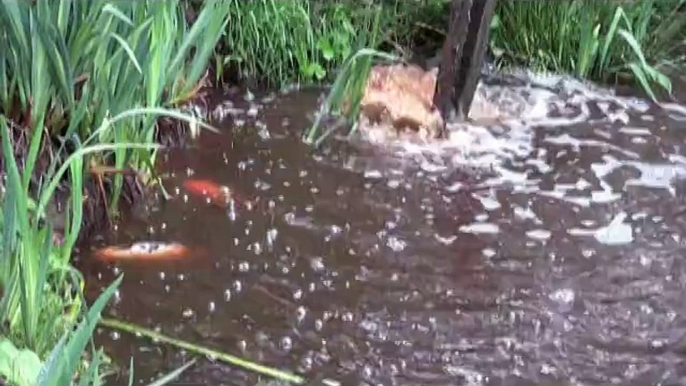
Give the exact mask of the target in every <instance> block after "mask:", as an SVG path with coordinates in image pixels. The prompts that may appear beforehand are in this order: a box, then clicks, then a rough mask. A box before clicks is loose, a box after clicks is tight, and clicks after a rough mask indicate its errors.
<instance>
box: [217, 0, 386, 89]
mask: <svg viewBox="0 0 686 386" xmlns="http://www.w3.org/2000/svg"><path fill="white" fill-rule="evenodd" d="M229 3H230V4H231V8H230V9H231V11H230V14H229V19H230V20H231V22H230V23H229V26H228V28H227V31H226V35H225V36H224V38H223V40H222V44H221V46H220V48H219V50H218V51H219V54H218V55H217V59H216V63H218V65H219V66H221V67H222V68H223V66H231V65H235V66H236V67H237V68H238V69H239V71H240V73H241V75H242V76H243V77H244V78H248V79H253V80H255V79H257V80H260V81H261V83H263V84H264V85H266V86H282V85H284V84H286V83H290V82H299V83H311V82H320V81H323V80H328V79H330V78H331V75H332V74H333V71H334V70H335V69H336V68H338V67H339V66H340V64H341V63H343V61H344V60H345V59H346V58H347V57H348V56H349V55H350V53H351V52H353V51H354V50H356V49H357V48H361V47H363V46H364V44H366V42H367V40H368V35H370V34H372V33H374V30H375V28H376V27H377V25H374V24H373V23H372V20H374V19H375V15H376V14H377V13H379V12H381V8H380V7H377V6H374V5H371V6H370V5H367V6H364V5H358V4H354V5H351V4H350V3H346V2H335V1H329V2H311V1H307V0H294V1H274V0H255V1H240V0H232V1H230V2H229Z"/></svg>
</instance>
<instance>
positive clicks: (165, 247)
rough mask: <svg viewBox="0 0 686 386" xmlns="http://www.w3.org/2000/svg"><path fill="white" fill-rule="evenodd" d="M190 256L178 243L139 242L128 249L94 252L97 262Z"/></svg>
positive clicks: (113, 248) (174, 258) (179, 258)
mask: <svg viewBox="0 0 686 386" xmlns="http://www.w3.org/2000/svg"><path fill="white" fill-rule="evenodd" d="M188 256H190V250H189V249H188V248H187V247H186V246H184V245H182V244H179V243H158V242H139V243H134V244H132V245H130V246H128V247H116V246H111V247H106V248H102V249H99V250H97V251H96V252H95V257H96V258H97V259H98V260H101V261H106V262H111V261H117V260H156V261H160V260H167V261H168V260H181V259H184V258H187V257H188Z"/></svg>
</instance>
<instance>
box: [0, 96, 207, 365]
mask: <svg viewBox="0 0 686 386" xmlns="http://www.w3.org/2000/svg"><path fill="white" fill-rule="evenodd" d="M140 116H152V117H155V116H168V117H173V118H178V119H184V120H186V121H187V122H193V121H195V119H194V118H193V117H191V116H188V115H184V114H181V113H178V112H175V111H172V110H165V109H161V108H147V109H145V108H143V109H133V110H128V111H124V112H122V113H120V114H119V115H117V116H115V117H113V118H111V119H108V120H105V121H104V122H103V124H102V125H101V126H100V127H99V128H98V129H96V130H95V131H94V132H93V134H92V136H91V138H89V139H87V140H86V141H85V145H82V144H81V143H80V141H75V143H73V144H72V145H73V146H74V147H75V151H73V152H72V154H70V155H69V156H68V157H66V159H65V160H64V162H61V163H60V164H59V166H58V164H57V163H58V162H59V161H58V158H55V159H54V160H53V164H52V166H51V167H50V168H49V170H50V172H49V173H48V174H46V175H44V176H42V181H41V184H40V186H39V189H38V195H37V197H36V199H35V200H34V199H32V198H31V197H30V195H29V191H30V187H29V185H30V181H29V179H28V178H26V175H27V173H31V172H32V170H33V165H31V164H26V165H24V168H23V170H20V167H19V164H18V162H17V159H16V157H15V155H14V152H13V151H12V139H11V137H10V128H9V126H8V124H7V119H6V117H4V116H3V115H0V131H1V133H0V134H1V138H2V154H3V159H4V165H5V172H6V178H5V181H4V186H3V192H2V196H1V197H0V204H2V213H3V218H2V222H1V223H0V231H1V235H0V294H1V297H0V337H8V338H9V339H10V341H5V342H4V343H3V344H4V346H3V347H4V348H5V350H4V351H3V350H0V364H1V363H9V362H10V361H11V358H9V356H10V355H14V354H16V355H21V356H22V358H23V357H25V356H27V357H29V358H33V359H32V360H30V361H29V362H26V363H34V364H35V363H36V361H35V359H36V358H41V357H43V356H45V355H46V353H47V350H49V349H51V348H52V347H53V346H54V345H55V343H56V341H57V339H58V337H59V336H60V335H62V334H64V333H65V331H69V330H71V327H72V326H73V324H74V322H75V320H76V318H77V317H78V315H79V314H80V311H81V308H82V306H83V305H84V303H85V302H84V301H83V297H82V294H81V291H82V288H83V278H82V277H81V275H80V274H79V272H78V271H77V270H75V269H74V268H73V267H72V266H71V265H70V264H69V260H70V258H71V255H72V250H73V246H74V244H75V242H76V238H77V236H78V234H79V231H80V230H81V227H82V204H83V199H84V196H83V164H84V158H85V156H87V155H89V154H96V153H102V152H104V151H116V150H118V149H121V148H129V149H156V148H159V145H157V144H154V143H114V144H102V143H101V144H89V142H90V140H91V139H92V138H97V137H98V136H100V135H106V134H107V133H108V132H109V131H111V130H116V129H117V128H118V123H120V122H122V121H125V120H128V119H140ZM200 125H202V126H203V127H205V128H209V126H208V125H206V124H204V123H200ZM38 135H39V134H37V133H33V138H35V137H36V136H38ZM33 138H32V140H33ZM65 176H67V177H68V181H69V183H70V188H71V193H72V195H71V202H70V207H71V208H70V209H71V210H68V211H67V213H68V215H67V217H66V222H67V224H66V227H65V231H64V232H65V233H64V242H63V243H62V245H60V246H56V245H55V244H54V240H53V237H52V228H51V223H50V221H46V207H47V205H48V203H49V202H50V201H51V199H52V197H53V195H54V193H55V191H56V189H57V187H58V184H59V183H60V181H62V180H63V178H64V177H65ZM10 343H11V344H10ZM16 346H20V348H21V349H26V350H27V351H17V350H12V348H16ZM29 353H33V355H31V354H29ZM22 362H24V361H23V360H22ZM75 363H78V361H76V362H75ZM29 366H33V365H29ZM0 369H1V368H0ZM21 373H26V371H23V370H22V371H21ZM29 373H31V371H29ZM0 375H3V374H0Z"/></svg>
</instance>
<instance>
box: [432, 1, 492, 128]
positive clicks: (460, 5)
mask: <svg viewBox="0 0 686 386" xmlns="http://www.w3.org/2000/svg"><path fill="white" fill-rule="evenodd" d="M495 4H496V0H453V1H452V3H451V6H450V26H449V27H448V35H447V36H446V39H445V42H444V43H443V49H442V59H441V64H440V66H439V73H438V78H437V82H436V92H435V94H434V105H435V106H436V107H437V108H438V109H439V111H440V112H441V115H442V116H443V118H444V121H447V120H450V119H455V118H457V119H460V120H464V119H466V118H467V117H468V116H469V109H470V107H471V105H472V101H473V100H474V93H475V92H476V87H477V85H478V83H479V77H480V76H481V67H482V66H483V61H484V57H485V55H486V50H487V48H488V38H489V28H490V25H491V20H492V19H493V12H494V10H495ZM445 134H446V133H445V128H444V129H443V136H445Z"/></svg>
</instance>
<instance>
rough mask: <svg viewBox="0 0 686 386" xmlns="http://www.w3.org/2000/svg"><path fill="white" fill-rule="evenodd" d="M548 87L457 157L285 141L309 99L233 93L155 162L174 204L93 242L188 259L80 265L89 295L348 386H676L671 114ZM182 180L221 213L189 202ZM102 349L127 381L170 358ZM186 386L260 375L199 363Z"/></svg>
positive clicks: (684, 276)
mask: <svg viewBox="0 0 686 386" xmlns="http://www.w3.org/2000/svg"><path fill="white" fill-rule="evenodd" d="M526 90H528V91H526ZM526 90H525V91H521V90H520V91H521V95H529V94H531V93H532V92H531V89H530V88H529V89H526ZM547 92H548V94H547V95H548V97H550V98H552V99H549V100H545V101H544V103H543V105H544V106H545V107H546V108H548V111H547V112H546V114H544V115H543V116H540V117H539V118H541V119H539V120H538V121H535V122H534V121H533V120H530V121H528V122H511V123H508V124H493V125H491V126H487V127H486V126H484V127H472V128H469V132H468V133H467V132H466V131H464V128H462V129H461V128H459V127H456V128H454V132H455V133H456V135H455V136H454V137H453V138H454V139H453V140H452V141H451V143H452V145H454V146H452V145H450V144H449V145H446V146H443V145H441V146H438V145H427V146H424V147H422V146H417V145H412V146H409V145H407V146H398V147H397V148H392V147H385V148H384V147H378V146H372V145H371V144H368V143H365V142H363V141H343V140H336V141H332V142H330V143H329V144H327V145H326V147H324V148H322V149H320V150H317V151H312V150H310V149H308V148H307V147H306V146H305V145H303V144H302V143H301V142H300V139H299V136H300V134H301V130H302V129H304V128H305V127H308V126H309V124H310V120H309V118H308V115H310V114H311V113H312V111H314V109H315V107H316V99H317V97H318V96H319V94H318V92H316V91H300V92H294V93H290V94H287V95H278V96H276V97H275V98H271V97H268V98H266V99H260V97H257V98H256V99H255V100H252V101H245V100H242V99H238V98H232V99H231V102H230V103H229V102H226V103H224V104H223V105H221V106H220V108H218V109H217V110H216V112H223V113H224V114H222V115H226V114H228V117H227V118H226V119H225V120H224V122H225V124H224V127H225V131H226V132H225V134H222V135H219V136H217V135H211V134H208V135H206V136H204V137H203V138H202V139H201V141H200V144H199V145H198V146H197V147H195V148H191V149H186V150H175V151H172V152H169V153H165V154H164V155H163V159H164V164H165V169H166V170H167V171H169V172H170V173H171V175H172V176H171V177H170V178H169V179H168V180H167V181H166V184H165V186H166V188H167V190H169V191H170V192H171V193H172V194H173V195H174V199H172V200H170V201H167V202H164V203H159V204H158V205H156V206H154V207H151V208H148V210H147V211H141V213H137V216H133V217H131V218H127V219H126V220H125V221H124V222H122V223H121V224H120V225H119V226H118V228H117V229H116V230H114V231H112V232H111V233H108V234H104V235H101V236H99V237H98V238H96V239H94V240H92V241H91V246H93V247H99V246H102V245H109V244H113V243H130V242H134V241H141V240H161V241H179V242H182V243H186V244H187V245H190V246H192V247H198V248H202V250H203V251H204V252H205V253H204V255H203V258H197V259H193V258H191V259H188V260H186V261H180V262H173V263H172V262H159V263H154V264H150V263H140V262H131V263H117V264H111V265H105V264H103V263H98V262H96V261H94V260H93V259H89V256H88V253H84V256H83V257H82V260H83V261H82V262H81V263H80V265H81V269H82V270H83V271H84V273H85V274H86V277H87V279H88V282H89V291H90V293H91V295H92V296H94V295H95V294H97V293H98V291H99V290H100V289H101V288H102V287H103V286H106V285H107V284H109V283H110V281H111V280H112V278H113V277H114V275H115V274H117V273H119V272H125V273H126V277H125V280H124V282H123V284H122V287H121V290H120V292H119V293H118V295H117V297H116V301H115V304H114V306H113V307H111V309H110V310H109V311H108V312H109V313H110V314H111V315H113V316H115V317H117V318H121V319H124V320H127V321H131V322H134V323H137V324H141V325H144V326H147V327H155V328H160V329H161V330H162V331H163V332H164V333H165V334H169V335H171V336H174V337H178V338H181V339H185V340H190V341H192V342H196V343H198V344H201V345H205V346H209V347H213V348H218V349H220V350H223V351H227V352H230V353H233V354H236V355H240V356H243V357H246V358H249V359H251V360H254V361H258V362H261V363H264V364H267V365H269V366H273V367H278V368H284V369H289V370H292V371H297V372H299V373H301V374H304V375H306V376H308V377H314V376H317V375H324V376H326V377H327V378H331V379H337V380H339V381H341V383H342V384H343V385H348V384H351V385H354V384H369V385H379V384H384V385H391V384H397V385H418V384H422V385H534V384H547V383H546V382H550V384H561V385H562V384H564V385H566V384H569V385H574V384H578V385H597V384H608V383H621V384H622V385H649V384H650V385H652V384H662V385H677V384H684V383H685V382H686V367H685V366H683V363H684V359H686V340H685V337H686V335H685V334H686V319H684V318H685V317H686V316H685V315H686V303H684V301H683V296H684V293H686V292H685V291H686V288H684V287H685V286H686V265H685V262H684V259H683V256H684V252H686V251H685V249H684V242H683V241H682V238H683V237H684V235H686V202H684V199H683V198H684V197H685V196H684V194H685V189H686V179H685V177H686V150H685V149H684V147H685V146H686V145H685V144H686V142H684V139H685V137H686V136H685V135H684V129H686V108H685V107H684V106H683V105H677V104H672V105H671V107H669V108H665V109H659V108H656V107H655V106H652V105H648V104H646V103H644V102H642V101H640V100H632V99H628V98H618V97H614V96H608V95H607V94H603V93H598V92H595V91H589V90H586V89H584V90H581V91H579V90H574V89H571V88H569V87H566V88H564V90H562V89H559V90H556V91H555V92H553V91H547ZM537 98H539V99H540V98H542V97H540V96H537ZM543 99H545V98H543ZM575 117H576V118H575ZM579 117H580V118H579ZM577 118H579V119H577ZM532 122H533V123H532ZM560 122H565V124H559V123H560ZM461 130H462V131H461ZM460 141H462V142H460ZM465 144H466V145H465ZM188 178H203V179H210V180H214V181H216V182H218V183H220V184H227V185H229V186H230V187H231V188H232V189H233V191H234V192H236V194H237V195H238V196H239V197H238V199H237V202H236V203H235V206H234V207H230V208H227V209H218V208H216V207H213V206H211V205H208V204H207V203H205V202H204V201H203V200H202V199H201V198H198V197H195V196H188V195H187V194H186V192H184V190H183V188H182V187H181V183H182V182H183V181H184V180H185V179H188ZM84 250H88V248H84ZM98 339H99V340H100V342H102V343H104V344H105V345H106V346H107V347H108V349H109V350H110V352H111V353H112V354H113V355H114V356H115V358H116V359H117V360H118V361H119V362H120V363H128V358H129V357H130V356H133V357H134V359H135V364H136V372H135V374H136V378H137V379H139V380H140V381H141V382H142V381H147V380H148V379H149V378H150V377H151V376H153V375H154V373H155V372H156V371H161V370H164V369H168V368H171V367H172V366H176V365H179V364H181V363H182V362H183V361H184V358H185V357H184V355H185V354H184V353H183V352H178V351H176V350H174V349H171V348H168V347H162V346H156V345H154V344H152V343H151V342H149V341H147V340H140V339H136V338H134V337H132V336H129V335H120V334H118V333H113V332H112V331H107V330H101V331H100V332H99V335H98ZM183 381H184V382H189V383H190V382H197V384H208V385H209V384H212V385H222V384H226V385H254V384H256V382H257V381H258V378H257V377H256V376H255V375H254V374H249V373H245V372H243V371H241V370H238V369H235V368H232V367H228V366H225V365H222V364H219V363H212V362H210V361H205V362H203V363H201V364H198V365H196V366H194V367H193V368H192V370H189V372H188V373H187V374H186V375H184V378H183ZM554 382H559V383H554Z"/></svg>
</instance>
